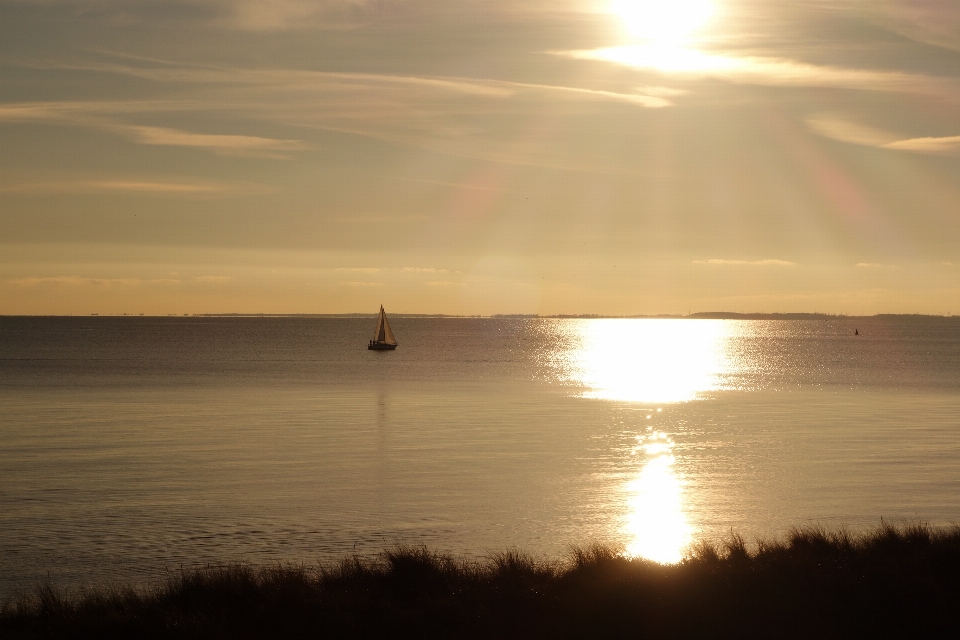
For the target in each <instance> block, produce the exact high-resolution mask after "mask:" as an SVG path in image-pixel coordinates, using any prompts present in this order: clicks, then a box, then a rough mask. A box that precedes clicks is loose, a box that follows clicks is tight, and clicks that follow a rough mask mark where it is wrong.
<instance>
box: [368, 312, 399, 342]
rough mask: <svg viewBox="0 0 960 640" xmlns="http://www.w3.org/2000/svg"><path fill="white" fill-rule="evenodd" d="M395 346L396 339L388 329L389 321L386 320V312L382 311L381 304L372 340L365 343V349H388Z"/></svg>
mask: <svg viewBox="0 0 960 640" xmlns="http://www.w3.org/2000/svg"><path fill="white" fill-rule="evenodd" d="M396 348H397V339H396V338H394V337H393V331H391V330H390V323H389V322H387V314H386V313H384V312H383V305H380V317H379V318H377V332H376V333H375V334H374V338H373V340H371V341H370V344H368V345H367V349H373V350H374V351H388V350H393V349H396Z"/></svg>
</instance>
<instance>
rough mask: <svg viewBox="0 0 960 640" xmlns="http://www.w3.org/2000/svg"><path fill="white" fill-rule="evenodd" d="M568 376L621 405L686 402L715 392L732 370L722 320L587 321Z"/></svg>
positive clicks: (579, 329)
mask: <svg viewBox="0 0 960 640" xmlns="http://www.w3.org/2000/svg"><path fill="white" fill-rule="evenodd" d="M574 331H575V333H576V335H577V338H578V340H577V341H576V344H577V347H575V348H574V349H573V350H572V352H571V353H570V355H569V357H568V367H567V371H566V373H567V375H568V376H569V377H571V378H573V379H574V380H575V381H577V382H579V383H580V384H581V385H582V386H583V387H584V388H585V391H584V396H586V397H589V398H599V399H603V400H617V401H622V402H656V403H670V402H687V401H690V400H694V399H695V398H697V397H698V396H699V395H701V394H703V393H705V392H709V391H713V390H716V389H719V388H720V387H721V385H722V382H723V375H724V374H725V373H727V372H728V371H729V370H730V369H731V366H732V363H731V358H730V355H729V342H730V338H731V336H732V333H733V329H732V326H731V325H730V323H728V322H725V321H722V320H658V319H651V320H646V319H644V320H634V319H608V320H585V321H581V322H579V323H577V325H576V326H575V328H574Z"/></svg>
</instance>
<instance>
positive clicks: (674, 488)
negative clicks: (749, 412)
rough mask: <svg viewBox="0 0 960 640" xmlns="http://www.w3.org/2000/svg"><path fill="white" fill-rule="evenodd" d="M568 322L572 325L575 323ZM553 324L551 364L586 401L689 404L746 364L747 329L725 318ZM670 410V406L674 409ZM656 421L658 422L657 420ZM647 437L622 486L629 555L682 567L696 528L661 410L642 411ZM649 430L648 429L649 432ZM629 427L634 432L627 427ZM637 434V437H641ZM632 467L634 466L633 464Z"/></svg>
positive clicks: (622, 531)
mask: <svg viewBox="0 0 960 640" xmlns="http://www.w3.org/2000/svg"><path fill="white" fill-rule="evenodd" d="M568 322H569V321H568ZM568 322H565V323H563V324H558V325H554V329H555V330H558V331H557V333H556V334H555V335H556V342H555V344H557V345H558V346H559V345H562V346H561V347H560V348H559V349H558V350H557V351H555V352H554V354H555V355H554V357H553V360H551V364H552V365H553V366H554V367H556V369H554V370H555V371H557V372H558V373H560V378H561V379H564V380H567V381H569V382H573V383H575V384H576V385H577V386H578V387H579V389H580V391H579V393H580V395H581V396H583V397H587V398H597V399H600V400H608V401H615V402H623V403H629V404H630V405H633V406H632V409H639V408H640V407H638V406H637V405H641V406H642V405H644V404H647V403H649V404H654V405H667V404H671V403H678V402H689V401H692V400H696V399H697V398H701V397H704V396H705V394H708V393H710V392H711V391H717V390H720V389H724V388H727V386H728V385H729V384H730V381H731V380H733V379H735V376H737V375H740V374H742V373H743V372H742V369H743V367H744V363H743V362H742V361H741V360H742V357H741V356H740V355H737V353H738V352H737V350H736V349H735V348H734V343H735V341H736V339H737V337H738V335H740V333H742V331H743V329H742V327H739V326H738V325H737V324H736V323H734V322H730V321H724V320H689V319H685V320H679V319H597V320H580V321H573V322H569V323H568ZM667 411H668V412H669V408H668V409H667ZM654 416H656V419H655V420H653V418H654ZM638 417H639V418H640V419H641V420H643V424H644V427H645V435H642V436H638V437H637V442H636V446H634V447H633V448H632V453H633V455H634V456H639V457H640V460H642V462H640V464H639V466H638V467H637V468H636V469H637V470H636V471H635V473H633V474H632V475H631V476H630V478H629V480H628V481H627V482H625V483H624V484H622V485H620V486H619V487H618V488H617V491H618V492H620V493H619V496H620V498H619V499H618V502H619V504H620V505H621V507H620V508H621V509H622V510H620V509H618V514H619V515H616V516H615V517H616V518H617V519H619V522H620V535H622V536H623V539H624V543H625V547H626V552H627V554H628V555H630V556H633V557H641V558H646V559H648V560H653V561H655V562H661V563H675V562H679V561H680V560H681V559H682V557H683V553H684V551H685V550H686V548H687V547H688V546H689V544H690V542H691V539H692V536H693V528H692V527H691V525H690V524H689V522H688V514H687V513H686V511H685V508H686V505H685V495H684V481H683V476H682V475H681V474H680V473H679V472H678V470H677V464H678V458H677V456H676V443H675V442H674V439H673V437H671V435H670V434H669V433H668V431H669V427H667V428H666V429H665V428H664V426H665V425H664V418H666V417H667V414H663V413H662V407H660V408H657V410H656V411H652V410H650V411H643V413H641V414H639V415H638ZM647 425H649V426H647ZM628 428H629V427H628ZM634 433H636V431H634ZM631 464H632V463H631Z"/></svg>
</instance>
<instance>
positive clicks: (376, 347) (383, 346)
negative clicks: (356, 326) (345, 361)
mask: <svg viewBox="0 0 960 640" xmlns="http://www.w3.org/2000/svg"><path fill="white" fill-rule="evenodd" d="M396 348H397V345H395V344H387V343H385V342H371V343H370V344H368V345H367V349H370V350H372V351H393V350H394V349H396Z"/></svg>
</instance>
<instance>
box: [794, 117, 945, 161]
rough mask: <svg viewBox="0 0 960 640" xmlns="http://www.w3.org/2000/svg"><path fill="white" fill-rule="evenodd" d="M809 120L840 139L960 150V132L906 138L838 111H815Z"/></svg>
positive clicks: (920, 150) (933, 151) (819, 130)
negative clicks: (958, 134)
mask: <svg viewBox="0 0 960 640" xmlns="http://www.w3.org/2000/svg"><path fill="white" fill-rule="evenodd" d="M806 122H807V127H808V128H809V129H810V130H811V131H813V132H814V133H817V134H819V135H822V136H824V137H826V138H830V139H833V140H837V141H839V142H847V143H850V144H858V145H861V146H866V147H875V148H877V149H894V150H898V151H913V152H916V153H928V154H934V155H954V154H958V153H960V136H944V137H924V138H905V137H904V136H903V135H902V134H898V133H895V132H892V131H885V130H883V129H878V128H875V127H871V126H869V125H865V124H862V123H858V122H854V121H852V120H850V119H848V118H844V117H842V116H838V115H835V114H817V115H813V116H810V117H809V118H807V121H806Z"/></svg>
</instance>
